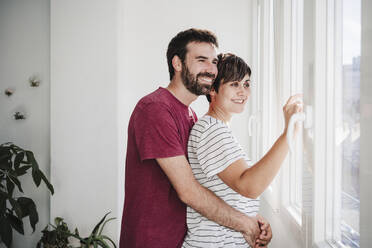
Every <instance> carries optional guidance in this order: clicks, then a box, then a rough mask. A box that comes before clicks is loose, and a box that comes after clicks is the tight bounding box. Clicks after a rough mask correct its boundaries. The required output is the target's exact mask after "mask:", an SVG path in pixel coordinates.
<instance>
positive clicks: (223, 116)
mask: <svg viewBox="0 0 372 248" xmlns="http://www.w3.org/2000/svg"><path fill="white" fill-rule="evenodd" d="M207 115H209V116H212V117H213V118H216V119H218V120H221V121H223V122H224V123H225V124H228V123H229V122H230V120H231V114H229V113H226V112H225V111H223V110H222V109H221V108H219V107H218V106H215V105H214V104H210V105H209V110H208V112H207Z"/></svg>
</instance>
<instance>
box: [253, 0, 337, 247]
mask: <svg viewBox="0 0 372 248" xmlns="http://www.w3.org/2000/svg"><path fill="white" fill-rule="evenodd" d="M305 2H306V3H304V2H303V1H296V0H276V4H278V6H279V7H280V8H281V10H280V11H281V12H280V13H282V15H283V16H280V19H281V21H282V22H283V23H281V22H279V23H277V24H276V25H281V26H282V27H283V29H282V30H281V31H282V32H281V36H280V37H276V38H279V40H281V42H282V43H281V42H280V41H279V43H278V44H275V49H274V51H275V54H274V51H273V50H272V48H273V44H272V43H271V42H273V37H272V33H273V32H272V31H273V26H272V25H271V24H270V23H272V19H270V18H272V17H270V16H272V12H271V9H272V4H273V1H272V0H256V1H253V5H252V6H253V12H252V13H254V14H253V26H254V27H256V29H254V33H256V35H255V36H253V37H256V39H255V40H254V42H253V49H252V50H253V70H254V73H253V75H254V76H255V75H257V76H256V79H255V81H257V82H258V83H257V85H256V88H255V89H254V91H253V92H254V94H253V95H255V96H256V98H255V99H254V104H253V113H255V115H256V116H255V120H256V125H255V131H257V132H255V135H254V139H253V144H252V147H253V148H252V154H254V156H253V158H254V160H255V161H257V160H258V159H259V158H260V157H262V156H263V155H264V154H265V152H266V151H267V150H268V149H269V148H270V146H271V145H272V144H273V141H274V140H273V139H275V138H276V136H277V134H278V132H280V130H279V128H282V125H281V124H280V118H279V117H278V116H277V115H274V113H276V112H278V111H277V110H278V108H275V107H277V105H275V104H274V103H275V102H280V100H281V101H283V100H285V99H287V98H288V97H289V95H292V94H294V93H298V92H301V91H302V90H303V89H302V83H301V81H302V80H301V79H302V77H303V79H304V81H305V78H306V81H307V83H311V84H312V85H313V89H312V90H313V91H312V98H313V100H312V102H313V113H312V114H311V115H312V116H311V117H312V119H314V120H315V121H314V123H313V127H312V129H311V130H310V131H309V132H306V134H305V133H304V135H308V136H309V137H310V139H311V140H312V142H313V148H312V149H311V151H310V152H311V155H308V156H311V157H312V161H311V163H310V166H309V163H302V161H303V157H302V152H301V151H302V150H303V148H302V147H301V144H302V142H301V141H300V142H297V144H298V147H297V148H296V149H297V150H296V152H295V154H296V155H295V156H289V157H290V158H289V159H288V160H287V161H286V163H289V164H285V165H284V166H283V167H284V168H283V170H282V171H281V179H282V181H281V183H280V184H279V185H278V182H274V183H273V187H272V188H271V190H268V191H266V192H265V194H264V196H263V197H264V199H265V200H266V201H267V202H268V203H269V204H270V206H271V207H272V209H273V210H274V212H277V213H280V218H281V219H282V220H283V221H285V222H286V223H287V224H288V225H289V228H290V229H291V231H296V232H297V233H298V234H301V235H302V237H303V241H304V243H305V245H306V247H313V246H315V247H340V246H342V244H341V243H340V242H339V241H340V240H341V231H340V220H341V173H342V171H341V170H342V166H341V164H342V161H341V154H342V151H341V148H340V146H337V145H336V139H335V136H336V135H335V127H337V125H339V123H340V120H339V119H337V117H338V116H340V114H338V113H336V114H335V110H337V108H336V107H337V106H340V103H338V102H336V101H337V97H336V95H340V94H342V87H340V84H341V83H342V44H341V43H340V42H339V41H340V40H342V0H325V1H324V0H310V1H308V0H306V1H305ZM305 5H306V7H305ZM301 8H302V9H303V8H306V12H307V13H306V15H307V17H306V18H312V19H311V20H310V22H309V20H308V21H307V22H306V23H305V21H304V22H303V23H302V22H301V20H302V18H301V16H297V14H298V13H300V12H299V10H300V9H301ZM309 12H310V15H309ZM304 18H305V14H304ZM261 24H262V25H261ZM261 27H262V29H261ZM302 27H305V28H309V29H307V30H306V32H312V34H310V35H309V34H307V36H306V37H307V38H310V40H307V41H305V40H303V39H305V38H303V35H302V30H304V29H303V28H302ZM276 42H277V41H276ZM303 42H311V43H312V44H311V45H310V47H311V49H310V50H311V51H306V55H307V56H308V58H306V60H308V61H307V62H309V61H310V63H308V64H306V63H304V65H303V66H304V67H302V63H298V61H300V60H302V56H303V54H302V51H303V46H302V44H303ZM307 48H308V46H307V47H306V49H307ZM256 51H257V52H256ZM273 59H276V60H277V61H279V60H280V61H281V62H282V63H280V64H279V66H278V63H276V67H274V65H273V64H271V62H270V61H272V60H273ZM274 78H276V80H275V83H274ZM276 84H277V85H276ZM278 92H279V93H278ZM264 95H265V98H269V99H265V98H264V97H263V96H264ZM305 98H306V97H305ZM305 104H306V102H305ZM279 110H281V106H280V108H279ZM280 112H281V111H280ZM268 123H276V124H277V125H276V128H277V129H273V128H270V127H269V126H268V125H269V124H268ZM300 136H302V135H300ZM299 164H302V165H303V166H302V167H303V168H302V169H303V170H302V171H300V172H298V171H296V169H297V166H298V165H299ZM305 164H306V166H307V167H306V168H305ZM299 174H300V175H301V174H302V179H303V181H302V184H303V187H304V186H306V187H304V188H303V190H302V191H303V197H305V199H302V206H301V205H299V204H298V201H299V199H300V197H299V196H298V192H296V191H295V189H296V182H295V181H294V180H295V178H298V176H299ZM287 181H290V182H291V183H290V185H289V186H288V185H285V182H287ZM278 186H281V189H279V190H278V188H279V187H278ZM278 196H281V200H280V199H278Z"/></svg>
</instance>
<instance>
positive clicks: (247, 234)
mask: <svg viewBox="0 0 372 248" xmlns="http://www.w3.org/2000/svg"><path fill="white" fill-rule="evenodd" d="M245 219H246V220H245V225H246V227H245V231H244V232H242V234H243V237H244V239H245V240H246V241H247V243H248V244H249V245H250V246H251V247H255V245H256V240H257V239H258V238H259V236H260V233H261V231H260V227H259V221H258V219H257V218H255V217H250V216H246V218H245Z"/></svg>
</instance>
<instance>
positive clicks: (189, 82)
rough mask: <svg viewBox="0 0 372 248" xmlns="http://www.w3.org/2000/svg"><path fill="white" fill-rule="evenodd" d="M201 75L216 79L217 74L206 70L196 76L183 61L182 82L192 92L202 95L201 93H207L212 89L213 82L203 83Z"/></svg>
mask: <svg viewBox="0 0 372 248" xmlns="http://www.w3.org/2000/svg"><path fill="white" fill-rule="evenodd" d="M199 77H209V78H211V79H212V81H213V80H214V78H215V77H216V75H214V74H211V73H208V72H204V73H198V74H197V75H196V76H195V75H193V74H191V72H190V71H189V69H188V68H187V66H186V65H185V63H182V73H181V78H182V82H183V84H184V85H185V87H186V89H188V90H189V91H190V92H191V93H193V94H195V95H197V96H200V95H206V94H208V93H209V92H210V90H211V86H212V85H211V84H203V83H200V82H199Z"/></svg>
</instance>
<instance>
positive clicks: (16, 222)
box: [7, 213, 25, 235]
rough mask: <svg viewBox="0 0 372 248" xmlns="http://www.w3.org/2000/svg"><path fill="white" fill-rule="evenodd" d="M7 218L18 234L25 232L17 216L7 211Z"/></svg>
mask: <svg viewBox="0 0 372 248" xmlns="http://www.w3.org/2000/svg"><path fill="white" fill-rule="evenodd" d="M7 219H8V221H9V223H10V225H11V226H12V227H13V228H14V229H15V230H16V231H17V232H19V233H20V234H23V235H24V234H25V231H24V229H23V222H22V220H20V219H19V218H18V217H17V216H14V215H13V214H10V213H8V214H7Z"/></svg>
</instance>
